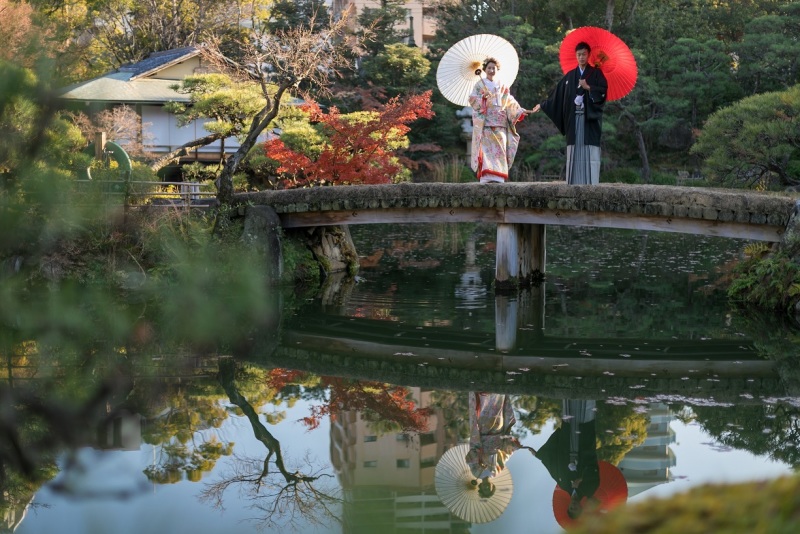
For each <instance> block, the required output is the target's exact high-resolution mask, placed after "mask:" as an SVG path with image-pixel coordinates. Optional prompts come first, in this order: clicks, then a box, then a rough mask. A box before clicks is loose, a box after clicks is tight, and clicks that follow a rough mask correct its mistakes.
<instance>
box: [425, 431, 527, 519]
mask: <svg viewBox="0 0 800 534" xmlns="http://www.w3.org/2000/svg"><path fill="white" fill-rule="evenodd" d="M467 452H469V444H466V443H463V444H461V445H458V446H456V447H453V448H452V449H450V450H448V451H447V452H446V453H444V455H443V456H442V457H441V459H440V460H439V463H437V464H436V473H435V476H434V481H435V483H436V493H437V494H438V495H439V498H440V499H441V500H442V503H443V504H444V505H445V506H447V508H448V510H450V511H451V512H453V514H455V515H456V516H458V517H459V518H461V519H463V520H464V521H469V522H470V523H488V522H489V521H493V520H495V519H497V518H498V517H500V515H501V514H502V513H503V512H504V511H505V509H506V507H507V506H508V503H509V502H510V501H511V493H512V492H513V491H514V483H513V481H512V480H511V472H510V471H509V470H508V467H506V468H505V469H503V470H502V471H501V472H500V474H498V475H497V476H496V477H493V478H491V479H490V480H491V482H492V484H494V485H495V492H494V495H492V496H491V497H489V498H483V497H481V496H480V495H479V494H478V486H477V482H480V480H477V481H475V477H474V476H472V472H471V471H470V470H469V467H468V466H467V462H466V460H465V459H464V457H465V456H466V455H467Z"/></svg>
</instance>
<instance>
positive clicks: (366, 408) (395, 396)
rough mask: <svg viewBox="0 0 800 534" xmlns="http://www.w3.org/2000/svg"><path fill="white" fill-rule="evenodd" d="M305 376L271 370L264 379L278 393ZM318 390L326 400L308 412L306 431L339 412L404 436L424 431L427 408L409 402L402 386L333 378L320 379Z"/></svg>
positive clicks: (304, 420) (297, 372)
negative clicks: (387, 425)
mask: <svg viewBox="0 0 800 534" xmlns="http://www.w3.org/2000/svg"><path fill="white" fill-rule="evenodd" d="M306 374H307V373H305V372H304V371H296V370H292V369H273V370H272V371H270V373H269V374H268V376H267V383H268V385H269V386H270V387H271V388H273V389H275V390H277V391H281V390H282V389H283V388H285V387H286V386H288V385H290V384H291V383H293V382H296V381H301V380H302V379H303V378H304V377H305V376H306ZM319 385H320V387H322V388H325V389H327V391H328V400H327V402H323V403H321V404H316V405H314V406H312V408H311V415H309V416H308V417H304V418H303V419H302V422H303V424H304V425H306V426H307V427H308V428H309V430H311V429H314V428H317V427H318V426H319V424H320V422H321V421H322V419H323V418H324V417H328V416H330V417H331V418H333V419H335V418H336V415H337V414H338V413H340V412H343V411H350V410H352V411H358V412H361V415H362V417H363V418H364V419H366V420H369V421H379V420H382V421H387V422H392V423H395V424H397V425H398V426H399V427H400V428H401V429H402V430H403V431H405V432H423V431H425V430H427V427H428V417H429V416H430V415H431V413H432V411H431V409H429V408H419V407H417V404H416V403H415V402H414V401H413V400H412V399H410V398H409V397H410V391H409V389H408V388H406V387H404V386H394V385H391V384H385V383H382V382H373V381H367V380H352V379H348V378H341V377H336V376H322V377H320V384H319Z"/></svg>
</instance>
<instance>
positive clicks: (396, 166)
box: [264, 91, 433, 188]
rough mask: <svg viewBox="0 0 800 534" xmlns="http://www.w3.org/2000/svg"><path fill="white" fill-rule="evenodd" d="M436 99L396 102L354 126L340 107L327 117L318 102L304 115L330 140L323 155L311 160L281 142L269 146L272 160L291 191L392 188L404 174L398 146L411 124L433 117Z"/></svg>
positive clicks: (417, 96) (415, 97)
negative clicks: (362, 186)
mask: <svg viewBox="0 0 800 534" xmlns="http://www.w3.org/2000/svg"><path fill="white" fill-rule="evenodd" d="M431 94H432V92H431V91H426V92H424V93H421V94H415V95H411V96H408V97H406V98H404V99H400V98H399V97H395V98H393V99H391V100H389V102H387V103H386V104H385V105H384V106H383V107H382V109H380V110H379V111H377V112H375V113H374V115H373V116H372V117H371V118H370V119H368V120H353V119H352V118H350V117H348V116H347V115H344V116H343V115H342V114H340V113H339V110H338V109H337V108H335V107H332V108H330V110H329V111H328V112H327V113H325V112H323V111H322V109H320V107H319V105H318V104H317V103H316V102H311V103H308V104H306V105H305V106H303V108H302V109H303V110H304V111H305V112H306V113H308V115H309V120H311V122H312V123H318V124H320V125H321V126H322V132H323V134H324V135H325V136H326V137H327V138H328V143H327V144H326V146H325V148H324V149H323V150H322V152H321V153H320V155H319V156H318V157H317V158H316V159H311V158H309V157H308V156H307V155H305V154H302V153H299V152H296V151H294V150H292V149H291V148H289V147H287V146H286V145H285V144H284V143H283V142H282V141H281V140H280V139H274V140H270V141H267V142H266V143H265V146H264V149H265V151H266V155H267V156H268V157H269V158H271V159H274V160H276V161H278V163H279V167H278V173H279V175H280V178H281V180H282V185H283V187H285V188H293V187H308V186H314V185H349V184H385V183H391V182H392V178H393V177H394V176H396V175H397V174H398V172H400V170H401V169H402V165H401V163H400V162H399V161H398V159H397V158H396V154H395V153H394V151H393V149H392V145H393V144H396V143H397V141H398V139H399V138H400V137H401V136H404V135H405V134H406V133H408V132H409V130H410V127H409V126H408V125H409V124H410V123H412V122H414V121H415V120H417V119H430V118H432V117H433V110H432V104H431Z"/></svg>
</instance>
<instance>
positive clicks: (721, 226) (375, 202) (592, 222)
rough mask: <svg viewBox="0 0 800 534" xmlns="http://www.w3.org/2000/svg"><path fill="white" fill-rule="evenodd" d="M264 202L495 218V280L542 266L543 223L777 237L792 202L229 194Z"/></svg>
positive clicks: (642, 191)
mask: <svg viewBox="0 0 800 534" xmlns="http://www.w3.org/2000/svg"><path fill="white" fill-rule="evenodd" d="M235 201H236V202H237V203H240V204H250V205H268V206H270V207H271V208H272V209H274V210H275V211H276V212H277V214H278V216H279V217H280V220H281V225H282V226H283V227H284V228H302V227H315V226H329V225H343V224H374V223H419V222H485V223H496V224H497V225H498V234H497V267H496V279H497V281H498V282H499V283H501V284H504V283H506V282H508V281H511V282H512V283H514V284H516V283H517V282H518V281H520V280H522V279H526V278H527V277H529V276H530V275H532V274H533V273H535V272H537V271H539V272H544V258H545V233H544V228H545V225H549V224H556V225H570V226H594V227H607V228H629V229H639V230H652V231H660V232H680V233H688V234H700V235H711V236H720V237H730V238H740V239H749V240H757V241H766V242H779V241H781V238H782V236H783V234H784V232H785V231H786V228H787V226H788V225H789V222H790V220H791V218H792V216H793V214H794V211H795V202H796V199H795V198H793V197H791V196H788V195H779V194H771V193H758V192H752V191H743V190H733V189H711V188H696V187H676V186H658V185H628V184H599V185H594V186H570V185H566V184H565V183H563V182H555V183H554V182H547V183H545V182H512V183H505V184H479V183H472V184H450V183H424V184H415V183H402V184H392V185H365V186H347V187H341V186H336V187H314V188H307V189H291V190H283V191H261V192H257V193H243V194H239V195H236V198H235Z"/></svg>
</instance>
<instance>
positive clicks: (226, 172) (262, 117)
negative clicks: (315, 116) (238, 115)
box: [217, 83, 289, 204]
mask: <svg viewBox="0 0 800 534" xmlns="http://www.w3.org/2000/svg"><path fill="white" fill-rule="evenodd" d="M288 88H289V85H288V84H287V83H282V84H281V85H280V86H279V87H278V91H277V92H276V93H275V96H273V97H272V98H268V99H267V105H266V106H264V107H263V108H262V109H261V111H259V112H258V114H257V115H256V116H255V117H253V122H252V123H251V124H250V131H248V132H247V137H245V139H244V141H242V143H241V145H239V149H238V150H237V151H236V152H234V153H233V155H231V156H230V157H229V158H228V159H226V160H225V166H224V167H223V168H222V172H221V173H220V175H219V184H218V191H217V199H218V200H219V201H220V203H221V204H230V203H231V201H232V200H233V175H234V174H236V170H237V169H238V168H239V165H240V164H241V163H242V160H243V159H244V158H245V156H247V153H248V152H250V149H251V148H253V147H254V146H255V144H256V141H258V136H259V135H261V132H263V131H264V129H266V127H267V126H269V124H270V123H271V122H272V121H273V120H274V119H275V117H277V116H278V111H279V110H280V104H281V97H282V96H283V93H285V92H286V90H287V89H288Z"/></svg>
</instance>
